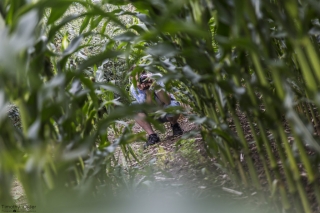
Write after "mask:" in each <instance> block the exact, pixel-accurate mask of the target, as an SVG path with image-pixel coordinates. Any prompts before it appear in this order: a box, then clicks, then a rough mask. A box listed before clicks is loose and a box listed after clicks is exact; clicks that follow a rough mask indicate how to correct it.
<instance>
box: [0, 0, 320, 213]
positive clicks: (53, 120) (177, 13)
mask: <svg viewBox="0 0 320 213" xmlns="http://www.w3.org/2000/svg"><path fill="white" fill-rule="evenodd" d="M104 3H110V4H114V5H117V6H120V5H126V4H128V3H132V5H133V6H134V7H135V11H125V10H122V9H121V7H117V6H115V7H114V9H112V10H105V9H103V7H102V6H101V5H103V4H104ZM74 4H79V5H82V7H83V8H84V10H83V11H82V12H81V13H80V14H76V15H67V16H65V17H63V14H65V12H66V11H67V10H68V8H70V7H71V6H73V5H74ZM99 4H101V5H99ZM319 8H320V6H319V1H317V0H307V1H304V2H302V1H298V0H287V1H273V0H272V1H271V0H268V1H260V0H257V1H251V0H244V1H236V0H228V1H222V0H221V1H220V0H204V1H196V0H181V1H153V0H145V1H124V0H123V1H120V0H119V1H118V0H117V1H112V0H110V1H101V2H100V3H98V4H96V3H92V2H91V1H81V0H78V1H66V0H64V1H63V0H56V1H49V0H42V1H36V2H35V3H29V1H20V0H13V1H2V2H1V3H0V13H1V15H2V19H3V20H2V22H3V24H2V23H1V21H0V29H1V34H0V36H1V37H0V46H1V49H0V62H1V63H0V75H1V78H0V81H1V84H0V97H1V102H0V103H1V108H0V113H1V114H0V115H1V116H0V118H1V120H0V125H1V128H0V131H1V136H0V146H1V149H0V159H1V160H0V182H1V186H5V187H1V189H0V198H3V199H5V200H8V202H9V201H11V196H9V190H10V187H9V186H10V182H11V181H12V177H13V176H17V177H18V178H19V180H20V181H21V182H22V184H23V186H24V187H25V190H26V194H27V196H28V199H29V200H30V201H31V202H32V201H35V200H42V201H43V203H45V201H46V198H47V197H50V196H43V195H44V194H46V195H48V194H49V195H52V197H55V198H56V199H58V197H59V196H55V195H60V194H59V193H58V192H61V191H63V190H65V189H66V188H67V189H72V190H70V191H71V192H72V193H75V194H86V193H87V192H88V191H90V193H93V194H95V195H96V194H99V190H97V186H104V187H105V188H106V191H108V190H109V191H112V190H114V186H115V185H121V184H122V183H123V182H120V181H119V182H117V180H119V179H115V178H114V177H117V175H119V174H120V173H118V172H117V169H116V167H115V166H114V163H113V162H114V156H113V155H112V151H113V150H114V149H115V147H117V146H118V145H121V146H122V145H125V144H127V143H130V142H132V141H135V140H136V139H137V138H138V137H139V135H138V136H137V135H133V134H131V131H130V128H129V126H126V127H124V130H123V134H121V135H120V136H119V137H118V139H117V140H116V141H114V142H112V141H109V140H108V137H107V134H108V133H107V132H106V130H107V129H108V128H109V127H110V126H111V127H112V126H113V125H114V123H115V121H117V120H119V119H123V118H125V117H126V116H133V114H134V111H135V110H137V109H135V106H122V107H115V108H114V109H113V108H109V109H108V110H109V114H108V115H107V116H106V117H104V118H102V119H101V118H99V116H98V113H97V112H98V110H99V109H100V107H101V102H99V96H98V95H97V91H102V92H103V94H105V95H104V97H103V98H105V99H110V100H104V101H106V103H111V102H112V103H114V104H116V105H117V104H119V105H121V103H118V102H116V101H114V100H113V95H112V94H113V93H112V92H115V93H117V94H119V95H120V96H122V97H126V98H127V99H128V100H129V99H130V98H129V97H127V96H128V95H127V93H126V92H125V91H124V90H123V89H121V88H119V87H117V86H115V85H114V84H109V83H106V82H93V81H91V80H90V79H89V78H88V75H87V73H88V71H89V72H90V71H92V70H94V67H95V66H96V67H99V66H101V65H103V63H104V61H105V60H107V59H108V60H111V59H117V58H122V59H124V60H126V62H127V65H128V66H127V67H130V66H129V65H131V64H132V63H137V64H138V63H139V64H140V65H139V69H146V70H148V71H150V72H160V73H162V74H163V77H162V80H163V81H164V82H165V84H166V89H167V90H168V91H172V92H175V93H177V94H178V96H179V97H180V100H181V101H183V102H185V103H186V104H189V105H190V106H191V107H192V109H193V112H194V113H193V114H187V115H186V116H189V119H190V120H191V121H193V122H195V123H197V124H200V125H201V134H202V137H203V139H204V141H205V143H206V146H207V148H208V153H209V154H210V155H211V156H214V157H215V158H216V159H217V163H218V164H220V165H221V166H222V167H224V168H225V169H226V170H227V171H228V172H229V176H230V177H231V178H232V179H233V180H234V182H237V183H238V184H241V185H243V186H245V187H247V188H253V189H254V190H257V191H259V192H262V191H265V190H267V191H268V193H267V195H268V196H266V197H263V196H262V198H263V199H268V197H269V196H271V198H272V199H273V200H274V201H275V204H276V205H277V206H278V207H279V208H281V209H283V210H284V211H288V212H289V211H290V212H312V211H316V209H317V208H318V206H319V204H320V194H319V173H318V167H319V151H320V145H319V139H318V136H319V117H318V114H319V106H320V102H319V82H320V70H319V69H320V64H319V63H320V62H319V60H318V59H319V20H318V17H319V13H320V9H319ZM123 15H128V16H131V17H132V20H134V21H133V22H132V24H124V23H123V22H122V21H121V18H120V17H121V16H123ZM61 17H63V18H61ZM80 19H81V20H83V24H82V25H81V27H80V29H79V32H77V35H76V36H74V37H73V39H72V40H71V41H68V37H66V36H65V35H64V34H63V33H61V32H62V31H61V29H63V27H64V26H66V25H67V24H68V23H71V22H72V21H75V20H80ZM43 23H45V25H44V24H43ZM109 23H112V24H114V25H116V26H118V28H119V34H117V35H113V37H112V36H110V34H107V33H106V32H107V31H106V29H107V28H108V24H109ZM99 27H100V28H99ZM98 28H99V29H101V30H99V31H94V30H96V29H98ZM96 35H99V36H101V37H104V38H106V40H105V43H103V45H101V47H102V48H100V49H96V53H95V54H93V55H91V56H89V57H82V60H80V62H79V63H78V64H76V66H72V64H71V63H70V59H73V57H75V55H79V54H80V55H81V54H82V53H81V50H82V49H84V48H87V47H88V46H90V43H91V38H93V36H96ZM57 38H60V39H61V38H62V40H61V41H62V44H63V45H62V48H61V49H60V48H59V51H53V50H52V49H51V48H50V47H51V46H52V45H51V44H52V43H54V39H57ZM86 39H87V40H86ZM95 45H98V46H99V45H100V44H95ZM146 56H147V57H146ZM145 58H148V60H142V61H141V59H145ZM129 75H130V73H128V76H129ZM131 75H135V73H131ZM128 76H127V77H128ZM8 103H14V104H15V105H16V106H18V108H19V110H20V115H21V123H22V130H21V131H20V130H18V129H16V128H14V127H13V126H12V125H10V121H9V120H8V118H7V117H6V116H5V113H6V111H5V110H4V109H5V107H6V105H7V104H8ZM110 112H112V113H110ZM244 126H247V130H246V129H245V128H244ZM248 131H249V132H250V137H247V135H246V134H247V132H248ZM248 138H249V139H248ZM97 142H98V144H97ZM97 147H98V148H97ZM122 149H123V150H124V152H125V153H129V152H132V150H128V148H127V146H122ZM256 156H258V157H256ZM261 176H263V177H264V179H266V181H267V184H266V185H263V184H262V183H261ZM35 183H37V184H35ZM31 186H32V187H31ZM60 190H61V191H60ZM70 191H68V192H70ZM100 192H101V191H100ZM261 194H263V193H261ZM75 197H76V196H75ZM278 200H280V205H278V203H277V201H278Z"/></svg>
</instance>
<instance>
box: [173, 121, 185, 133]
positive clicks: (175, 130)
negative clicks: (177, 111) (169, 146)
mask: <svg viewBox="0 0 320 213" xmlns="http://www.w3.org/2000/svg"><path fill="white" fill-rule="evenodd" d="M171 128H172V133H173V136H179V135H182V134H183V130H182V129H181V127H180V125H179V123H175V124H171Z"/></svg>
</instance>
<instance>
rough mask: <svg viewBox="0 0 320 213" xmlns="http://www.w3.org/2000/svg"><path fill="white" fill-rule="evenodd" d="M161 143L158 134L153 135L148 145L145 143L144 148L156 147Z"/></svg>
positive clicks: (149, 138) (150, 136)
mask: <svg viewBox="0 0 320 213" xmlns="http://www.w3.org/2000/svg"><path fill="white" fill-rule="evenodd" d="M159 142H160V138H159V137H158V135H157V134H151V135H149V137H148V141H147V143H145V145H144V148H147V147H148V146H151V145H154V144H156V143H159Z"/></svg>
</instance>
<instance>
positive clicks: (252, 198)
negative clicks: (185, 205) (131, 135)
mask: <svg viewBox="0 0 320 213" xmlns="http://www.w3.org/2000/svg"><path fill="white" fill-rule="evenodd" d="M179 123H180V125H181V127H182V129H183V130H184V135H183V136H182V137H179V138H173V137H172V136H170V135H171V134H172V133H171V128H170V126H169V124H165V127H166V132H165V133H163V134H161V133H160V132H158V134H159V136H160V138H161V142H160V143H159V144H157V145H154V146H151V147H149V148H148V149H146V150H144V151H141V150H142V148H141V147H142V144H143V143H135V144H133V145H132V147H133V148H134V150H136V153H138V155H137V157H138V158H139V159H140V160H141V162H140V164H139V166H141V165H149V163H150V162H152V165H153V169H154V172H153V174H152V175H153V181H154V182H155V183H154V184H156V185H157V190H158V191H159V190H160V191H161V192H166V193H169V194H172V195H174V196H178V197H184V196H186V197H192V198H193V199H203V200H208V199H209V200H211V201H213V200H215V201H217V200H218V201H219V202H218V203H216V204H215V205H216V207H217V208H218V209H221V211H222V209H226V208H227V209H228V210H227V212H255V213H257V212H261V213H266V212H277V211H276V210H275V209H273V207H272V205H269V204H268V203H266V202H264V201H261V199H260V198H261V197H259V196H257V192H255V191H248V190H244V189H243V188H241V187H239V186H237V185H235V184H234V183H232V181H231V180H230V178H229V177H228V175H227V174H226V173H225V172H224V171H223V170H222V168H219V165H217V162H216V161H215V159H214V158H212V157H209V156H208V154H207V152H206V151H205V147H204V142H203V141H202V137H201V135H200V131H199V127H197V126H196V125H195V124H194V123H191V122H189V121H188V120H187V118H184V117H182V118H180V119H179ZM133 131H134V132H141V131H143V130H142V128H141V127H139V126H138V125H136V124H135V125H134V126H133ZM139 150H140V151H139ZM137 165H138V164H137V163H136V162H134V163H133V164H131V166H137ZM142 167H143V166H142ZM152 175H151V176H152ZM233 210H234V211H233Z"/></svg>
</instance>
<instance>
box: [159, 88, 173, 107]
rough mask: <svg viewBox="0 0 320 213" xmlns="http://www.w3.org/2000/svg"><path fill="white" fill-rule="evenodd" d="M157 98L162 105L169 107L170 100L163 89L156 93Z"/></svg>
mask: <svg viewBox="0 0 320 213" xmlns="http://www.w3.org/2000/svg"><path fill="white" fill-rule="evenodd" d="M156 94H157V97H158V99H159V100H160V101H161V102H162V103H164V104H165V105H169V104H171V98H170V95H169V94H168V93H167V92H165V91H164V90H163V89H161V90H160V91H158V92H157V93H156Z"/></svg>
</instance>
